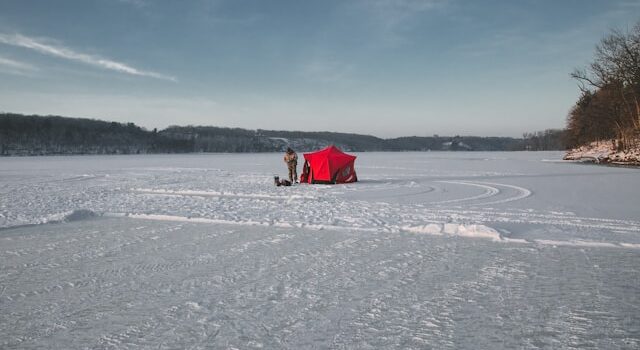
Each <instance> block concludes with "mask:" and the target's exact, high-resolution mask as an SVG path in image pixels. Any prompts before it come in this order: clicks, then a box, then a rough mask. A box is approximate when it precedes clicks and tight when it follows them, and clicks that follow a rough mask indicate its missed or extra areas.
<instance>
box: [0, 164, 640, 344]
mask: <svg viewBox="0 0 640 350" xmlns="http://www.w3.org/2000/svg"><path fill="white" fill-rule="evenodd" d="M358 156H359V157H358V160H357V161H356V169H357V171H358V178H359V179H360V180H361V181H360V182H358V183H355V184H348V185H338V186H324V185H322V186H321V185H298V186H292V187H275V186H274V185H273V175H280V176H283V174H284V173H285V172H286V168H285V166H284V164H282V162H281V155H280V154H242V155H230V154H199V155H148V156H76V157H38V158H2V159H0V334H2V337H0V348H3V349H4V348H9V349H10V348H238V349H247V348H290V349H301V348H338V349H343V348H358V349H368V348H399V349H408V348H415V349H423V348H474V349H477V348H487V349H488V348H491V349H494V348H505V349H510V348H593V349H601V348H638V347H639V346H640V298H639V297H638V295H639V294H640V293H638V290H640V271H639V268H640V259H639V258H640V209H639V208H640V186H638V184H640V171H639V170H637V169H628V168H610V167H601V166H590V165H584V164H576V163H564V162H557V161H554V160H557V159H560V158H561V156H562V153H556V152H544V153H533V152H532V153H445V152H432V153H362V154H358Z"/></svg>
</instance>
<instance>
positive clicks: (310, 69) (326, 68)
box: [300, 57, 354, 83]
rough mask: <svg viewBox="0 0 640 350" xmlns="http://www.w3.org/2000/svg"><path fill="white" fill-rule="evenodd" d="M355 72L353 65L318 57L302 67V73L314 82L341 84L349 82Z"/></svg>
mask: <svg viewBox="0 0 640 350" xmlns="http://www.w3.org/2000/svg"><path fill="white" fill-rule="evenodd" d="M353 70H354V66H353V65H352V64H348V63H344V62H340V61H338V60H335V59H326V58H317V57H316V58H314V59H313V60H311V61H309V62H306V63H305V64H304V65H302V67H301V72H300V73H301V74H302V76H303V77H305V78H306V79H308V80H310V81H313V82H320V83H339V82H346V81H348V80H349V77H350V75H351V73H352V72H353Z"/></svg>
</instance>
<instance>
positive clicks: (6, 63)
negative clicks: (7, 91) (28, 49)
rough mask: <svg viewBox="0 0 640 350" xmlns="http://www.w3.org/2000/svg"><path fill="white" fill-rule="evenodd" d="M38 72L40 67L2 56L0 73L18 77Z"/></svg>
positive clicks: (0, 58) (0, 57)
mask: <svg viewBox="0 0 640 350" xmlns="http://www.w3.org/2000/svg"><path fill="white" fill-rule="evenodd" d="M35 71H38V67H36V66H33V65H31V64H28V63H24V62H19V61H16V60H12V59H10V58H6V57H2V56H0V72H3V73H11V74H17V75H30V74H31V73H33V72H35Z"/></svg>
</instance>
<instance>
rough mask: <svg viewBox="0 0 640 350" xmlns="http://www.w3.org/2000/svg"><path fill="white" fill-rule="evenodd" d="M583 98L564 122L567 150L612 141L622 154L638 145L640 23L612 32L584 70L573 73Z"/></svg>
mask: <svg viewBox="0 0 640 350" xmlns="http://www.w3.org/2000/svg"><path fill="white" fill-rule="evenodd" d="M571 76H572V77H573V78H575V79H577V80H578V82H579V83H580V89H581V91H582V94H581V96H580V98H579V99H578V102H576V104H575V106H574V107H573V108H572V109H571V111H570V112H569V116H568V118H567V139H568V140H567V141H568V146H570V147H575V146H580V145H583V144H587V143H590V142H592V141H600V140H611V139H615V140H616V141H617V142H616V147H617V148H618V149H619V150H624V149H627V148H631V147H634V146H637V144H638V143H639V142H640V22H638V23H637V24H636V25H635V27H633V29H632V30H631V31H626V32H623V31H618V30H615V31H612V32H611V33H610V34H609V35H608V36H606V37H605V38H604V39H602V40H601V41H600V43H599V44H598V45H597V46H596V52H595V57H594V60H593V62H592V63H591V64H590V65H589V67H588V68H587V69H576V70H575V71H574V72H573V73H572V74H571Z"/></svg>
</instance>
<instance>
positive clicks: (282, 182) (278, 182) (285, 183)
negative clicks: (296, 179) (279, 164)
mask: <svg viewBox="0 0 640 350" xmlns="http://www.w3.org/2000/svg"><path fill="white" fill-rule="evenodd" d="M273 182H275V185H276V186H278V187H280V186H291V181H289V180H280V177H279V176H274V177H273Z"/></svg>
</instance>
